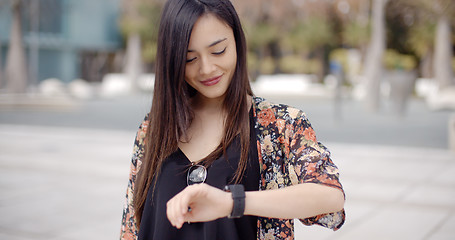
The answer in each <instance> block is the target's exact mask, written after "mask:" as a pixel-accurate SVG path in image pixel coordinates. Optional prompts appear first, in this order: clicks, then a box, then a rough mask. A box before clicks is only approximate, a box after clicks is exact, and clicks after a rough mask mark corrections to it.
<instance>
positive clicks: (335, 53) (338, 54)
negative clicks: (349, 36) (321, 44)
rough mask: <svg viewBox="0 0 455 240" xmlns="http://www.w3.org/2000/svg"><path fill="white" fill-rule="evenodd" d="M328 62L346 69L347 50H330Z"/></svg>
mask: <svg viewBox="0 0 455 240" xmlns="http://www.w3.org/2000/svg"><path fill="white" fill-rule="evenodd" d="M329 60H330V61H336V62H338V63H340V64H341V66H342V67H343V69H348V50H347V49H345V48H337V49H334V50H332V51H331V52H330V54H329Z"/></svg>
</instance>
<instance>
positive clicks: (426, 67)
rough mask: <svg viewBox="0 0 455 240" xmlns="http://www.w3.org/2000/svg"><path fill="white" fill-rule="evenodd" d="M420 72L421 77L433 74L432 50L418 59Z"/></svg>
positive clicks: (429, 76) (430, 76)
mask: <svg viewBox="0 0 455 240" xmlns="http://www.w3.org/2000/svg"><path fill="white" fill-rule="evenodd" d="M420 72H421V74H422V77H423V78H432V77H433V76H434V74H433V72H434V71H433V51H432V50H429V51H427V53H425V55H424V56H423V57H422V59H421V60H420Z"/></svg>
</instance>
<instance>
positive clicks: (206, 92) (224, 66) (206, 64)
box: [185, 14, 237, 99]
mask: <svg viewBox="0 0 455 240" xmlns="http://www.w3.org/2000/svg"><path fill="white" fill-rule="evenodd" d="M186 59H187V60H186V66H185V81H186V82H187V83H188V84H189V85H191V86H192V87H193V88H194V89H196V90H197V92H198V97H201V98H206V99H224V96H225V93H226V91H227V89H228V87H229V84H230V83H231V80H232V76H233V74H234V71H235V66H236V63H237V52H236V45H235V39H234V33H233V32H232V29H231V28H230V27H229V26H228V25H227V24H225V23H224V22H222V21H220V20H219V19H218V18H217V17H215V16H214V15H212V14H205V15H203V16H201V17H200V18H199V19H198V20H197V21H196V23H195V24H194V26H193V31H192V32H191V37H190V42H189V45H188V53H187V55H186Z"/></svg>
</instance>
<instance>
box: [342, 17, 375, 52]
mask: <svg viewBox="0 0 455 240" xmlns="http://www.w3.org/2000/svg"><path fill="white" fill-rule="evenodd" d="M370 32H371V25H370V24H365V23H361V22H359V21H350V22H348V23H346V25H345V27H344V29H343V33H342V35H343V40H344V43H345V44H348V45H350V46H352V47H360V46H362V45H365V44H368V41H369V40H370Z"/></svg>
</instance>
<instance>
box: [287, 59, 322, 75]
mask: <svg viewBox="0 0 455 240" xmlns="http://www.w3.org/2000/svg"><path fill="white" fill-rule="evenodd" d="M280 67H281V69H282V70H283V72H285V73H307V74H315V73H317V72H319V71H320V70H321V68H322V66H321V63H320V62H319V61H318V60H316V59H304V58H302V57H301V56H299V55H288V56H284V57H282V58H281V59H280Z"/></svg>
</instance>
